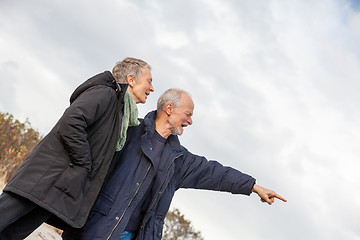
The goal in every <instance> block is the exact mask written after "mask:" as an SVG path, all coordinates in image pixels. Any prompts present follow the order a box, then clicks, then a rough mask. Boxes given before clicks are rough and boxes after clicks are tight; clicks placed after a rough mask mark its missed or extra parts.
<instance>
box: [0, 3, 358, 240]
mask: <svg viewBox="0 0 360 240" xmlns="http://www.w3.org/2000/svg"><path fill="white" fill-rule="evenodd" d="M127 56H132V57H137V58H141V59H144V60H145V61H147V62H149V63H150V65H151V66H152V67H153V71H152V74H153V83H154V87H155V92H154V93H152V94H151V95H150V97H149V98H148V102H147V103H146V105H142V106H139V110H140V116H141V117H143V116H145V114H146V113H147V112H148V111H150V110H152V109H154V108H155V105H156V100H157V98H158V97H159V96H160V94H161V93H162V92H163V91H165V90H166V89H168V88H170V87H180V88H183V89H185V90H187V91H189V92H190V93H191V94H192V96H193V99H194V102H195V111H194V117H193V120H194V123H193V126H190V127H188V128H186V129H185V132H184V134H183V136H181V138H180V140H181V142H182V144H183V145H184V146H185V147H186V148H188V149H189V150H190V151H191V152H193V153H196V154H199V155H203V156H206V157H207V158H208V159H216V160H218V161H219V162H221V163H222V164H224V165H230V166H232V167H235V168H237V169H239V170H241V171H243V172H246V173H248V174H250V175H252V176H253V177H255V178H256V179H257V183H258V184H259V185H262V186H264V187H267V188H270V189H274V190H275V191H277V192H278V193H279V194H280V195H282V196H284V197H285V198H287V199H288V202H287V203H283V202H279V201H277V202H275V204H273V205H272V206H268V205H266V204H263V203H261V202H260V201H259V199H258V197H257V195H254V194H252V195H251V196H250V197H247V196H241V195H232V194H229V193H219V192H209V191H199V190H180V191H178V192H177V193H176V195H175V198H174V201H173V204H172V208H173V207H176V208H179V209H180V211H181V212H182V213H184V214H185V216H186V218H188V219H190V220H191V222H192V223H193V225H194V227H195V228H196V229H197V230H199V231H201V232H202V234H203V236H204V238H205V239H206V240H218V239H231V240H232V239H234V240H237V239H247V240H263V239H271V240H272V239H277V240H289V239H290V240H298V239H299V240H300V239H301V240H302V239H316V240H318V239H320V240H323V239H324V240H325V239H326V240H329V239H342V240H343V239H345V240H348V239H349V240H355V239H356V240H359V239H360V228H359V225H360V201H359V199H360V190H359V186H358V185H359V183H360V175H359V169H360V161H359V159H358V158H359V156H360V146H359V145H360V125H359V122H360V111H359V102H360V94H359V92H360V81H359V76H360V3H359V0H312V1H310V0H291V1H283V0H270V1H269V0H252V1H246V0H181V1H180V0H171V1H161V0H152V1H150V0H149V1H147V0H135V1H134V0H128V1H126V0H108V1H94V0H90V1H89V0H86V1H85V0H82V1H60V0H34V1H25V0H22V1H21V0H20V1H12V0H1V1H0V111H1V112H9V113H11V114H13V115H14V116H15V118H17V119H20V120H21V121H24V120H25V119H26V118H28V119H29V121H30V122H31V124H32V127H34V128H35V129H38V130H39V131H40V132H41V133H42V134H43V135H45V134H47V133H48V132H49V131H50V129H51V128H52V126H53V125H54V124H55V123H56V121H57V120H58V119H59V117H60V116H61V115H62V113H63V111H64V109H65V108H66V107H67V106H68V105H69V97H70V95H71V93H72V91H73V90H74V89H75V88H76V87H77V86H78V85H79V84H81V83H82V82H83V81H85V80H86V79H87V78H89V77H91V76H93V75H95V74H97V73H100V72H103V71H105V70H111V69H112V67H113V66H114V64H115V63H116V61H119V60H122V59H123V58H125V57H127Z"/></svg>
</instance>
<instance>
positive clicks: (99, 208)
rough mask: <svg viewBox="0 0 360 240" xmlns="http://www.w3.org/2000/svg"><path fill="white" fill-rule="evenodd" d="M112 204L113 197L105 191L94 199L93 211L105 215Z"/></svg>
mask: <svg viewBox="0 0 360 240" xmlns="http://www.w3.org/2000/svg"><path fill="white" fill-rule="evenodd" d="M113 204H114V199H113V198H112V197H110V196H109V195H107V194H105V193H103V192H102V193H100V195H99V198H98V199H97V200H96V203H95V206H94V211H95V212H98V213H101V214H102V215H107V214H108V213H109V212H110V209H111V207H112V206H113Z"/></svg>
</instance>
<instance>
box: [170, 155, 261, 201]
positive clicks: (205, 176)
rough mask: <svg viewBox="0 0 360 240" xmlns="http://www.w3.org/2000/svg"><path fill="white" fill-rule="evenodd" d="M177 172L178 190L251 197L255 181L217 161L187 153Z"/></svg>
mask: <svg viewBox="0 0 360 240" xmlns="http://www.w3.org/2000/svg"><path fill="white" fill-rule="evenodd" d="M180 165H181V166H180V168H178V170H177V175H178V188H195V189H205V190H214V191H225V192H230V193H233V194H245V195H250V194H251V191H252V188H253V186H254V184H255V179H254V178H253V177H251V176H249V175H247V174H245V173H242V172H240V171H238V170H236V169H234V168H231V167H224V166H223V165H221V164H220V163H219V162H217V161H208V160H207V159H206V158H205V157H200V156H197V155H194V154H192V153H190V152H187V153H186V154H185V155H184V161H182V162H181V163H180Z"/></svg>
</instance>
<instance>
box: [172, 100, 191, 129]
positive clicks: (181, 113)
mask: <svg viewBox="0 0 360 240" xmlns="http://www.w3.org/2000/svg"><path fill="white" fill-rule="evenodd" d="M193 112H194V102H193V101H192V100H191V98H190V97H189V96H187V95H186V94H182V96H181V103H180V104H179V106H177V107H175V108H174V112H172V114H171V115H170V118H169V123H170V126H171V133H172V134H173V135H181V134H182V133H183V132H184V127H187V126H188V125H191V124H192V119H191V117H192V115H193Z"/></svg>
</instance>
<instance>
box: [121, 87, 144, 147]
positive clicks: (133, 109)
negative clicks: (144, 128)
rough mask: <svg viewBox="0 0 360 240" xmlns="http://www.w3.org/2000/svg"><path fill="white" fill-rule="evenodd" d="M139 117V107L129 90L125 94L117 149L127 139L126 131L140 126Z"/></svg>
mask: <svg viewBox="0 0 360 240" xmlns="http://www.w3.org/2000/svg"><path fill="white" fill-rule="evenodd" d="M137 118H138V108H137V106H136V102H135V100H134V98H133V97H132V96H131V94H130V92H129V90H127V91H126V93H125V96H124V116H123V118H122V123H121V132H120V139H119V141H118V143H117V145H116V151H120V150H121V149H122V147H123V146H124V144H125V141H126V131H127V129H128V127H131V126H138V125H139V124H140V122H139V120H138V119H137Z"/></svg>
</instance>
